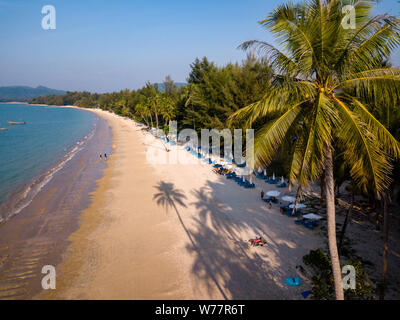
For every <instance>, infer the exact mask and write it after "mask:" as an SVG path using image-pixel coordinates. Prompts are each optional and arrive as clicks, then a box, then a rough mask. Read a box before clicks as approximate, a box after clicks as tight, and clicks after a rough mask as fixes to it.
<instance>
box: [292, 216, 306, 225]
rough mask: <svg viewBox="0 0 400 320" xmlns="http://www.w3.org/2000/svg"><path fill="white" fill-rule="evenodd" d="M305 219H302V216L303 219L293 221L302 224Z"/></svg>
mask: <svg viewBox="0 0 400 320" xmlns="http://www.w3.org/2000/svg"><path fill="white" fill-rule="evenodd" d="M306 221H307V219H304V218H303V219H297V220H294V223H295V224H299V225H300V224H303V223H304V222H306Z"/></svg>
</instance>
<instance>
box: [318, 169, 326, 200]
mask: <svg viewBox="0 0 400 320" xmlns="http://www.w3.org/2000/svg"><path fill="white" fill-rule="evenodd" d="M324 184H325V173H323V174H322V175H321V179H320V190H321V195H320V197H319V205H320V207H321V208H322V205H323V204H324Z"/></svg>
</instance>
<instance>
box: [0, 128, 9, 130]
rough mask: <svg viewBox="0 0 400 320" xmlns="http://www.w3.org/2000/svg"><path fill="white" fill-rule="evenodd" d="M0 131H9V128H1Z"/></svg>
mask: <svg viewBox="0 0 400 320" xmlns="http://www.w3.org/2000/svg"><path fill="white" fill-rule="evenodd" d="M0 130H8V128H0Z"/></svg>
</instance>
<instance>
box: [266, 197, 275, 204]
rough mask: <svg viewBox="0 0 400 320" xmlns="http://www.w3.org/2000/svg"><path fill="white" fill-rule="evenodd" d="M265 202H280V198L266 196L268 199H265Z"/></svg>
mask: <svg viewBox="0 0 400 320" xmlns="http://www.w3.org/2000/svg"><path fill="white" fill-rule="evenodd" d="M263 200H264V201H265V202H267V203H268V202H270V201H271V202H272V203H278V199H277V198H275V197H268V198H266V199H263Z"/></svg>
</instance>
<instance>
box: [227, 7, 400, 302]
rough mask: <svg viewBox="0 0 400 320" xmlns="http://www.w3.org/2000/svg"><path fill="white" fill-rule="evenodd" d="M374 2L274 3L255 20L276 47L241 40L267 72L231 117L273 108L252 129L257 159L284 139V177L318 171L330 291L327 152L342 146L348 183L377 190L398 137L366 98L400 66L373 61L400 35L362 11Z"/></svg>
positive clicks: (304, 182) (337, 275) (386, 179)
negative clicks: (266, 64)
mask: <svg viewBox="0 0 400 320" xmlns="http://www.w3.org/2000/svg"><path fill="white" fill-rule="evenodd" d="M374 4H375V2H374V1H357V0H353V1H350V0H348V1H346V0H344V1H343V0H342V1H339V0H325V1H323V0H308V1H303V2H301V3H299V4H292V3H288V4H282V5H280V6H278V7H277V8H276V9H275V10H273V11H272V12H271V13H270V14H269V15H268V17H267V18H266V19H265V20H263V21H261V22H260V24H261V25H262V26H263V27H265V28H266V29H267V30H269V31H270V32H271V33H272V35H273V36H274V37H275V40H276V42H277V44H278V47H279V48H278V47H275V46H273V45H272V44H269V43H266V42H262V41H247V42H245V43H243V44H242V45H241V48H242V49H245V50H246V49H249V48H252V49H254V50H258V53H259V54H261V53H262V54H263V55H264V56H266V57H267V58H268V59H269V61H270V63H271V64H272V66H273V68H274V70H275V80H274V81H273V83H272V85H271V87H270V89H269V90H268V92H266V94H265V96H264V98H263V99H262V100H260V101H259V102H257V103H254V104H252V105H250V106H248V107H245V108H243V109H241V110H239V111H238V112H236V113H235V114H234V115H233V116H232V117H231V119H245V120H246V124H247V126H248V127H251V125H252V123H253V122H254V121H255V120H259V121H261V120H260V119H271V118H272V120H270V121H266V122H265V123H264V125H263V126H262V127H261V129H259V130H258V131H257V132H256V138H255V156H256V161H257V162H259V163H262V164H266V163H268V162H269V161H270V160H271V159H272V157H273V156H274V153H275V152H276V151H277V150H278V149H279V148H280V147H282V146H283V145H286V146H292V147H291V152H292V159H291V166H290V174H289V176H290V180H291V182H292V183H296V184H298V185H299V186H302V190H304V188H305V187H307V186H308V185H309V182H310V181H315V180H317V179H319V178H320V177H321V175H322V174H323V175H324V183H325V194H326V211H327V222H328V238H329V252H330V257H331V261H332V271H333V276H334V285H335V296H336V299H343V298H344V295H343V287H342V278H341V269H340V262H339V256H338V251H337V243H336V228H335V227H336V222H335V195H334V174H333V160H332V159H333V155H334V152H335V150H340V152H343V157H344V161H346V162H347V163H348V165H349V166H350V168H351V169H350V174H351V176H352V179H353V180H354V183H356V184H357V186H358V187H360V188H362V189H365V190H366V189H367V188H372V189H373V190H375V192H376V195H377V197H378V198H380V197H381V196H382V195H383V194H384V193H385V191H386V189H387V187H388V185H389V183H390V173H391V169H392V166H391V160H392V159H395V158H398V157H399V155H400V148H399V144H398V142H397V141H396V139H395V138H394V137H393V136H392V135H391V134H390V133H389V131H388V130H387V129H386V128H385V127H384V126H383V125H382V124H381V123H380V122H379V121H378V120H377V119H376V118H375V117H374V116H373V114H372V110H371V107H370V106H371V105H370V103H366V101H368V102H370V101H373V97H374V96H376V95H385V97H386V101H387V102H388V103H390V102H391V101H394V100H395V97H398V96H399V93H400V69H395V68H389V67H388V68H382V62H383V61H384V60H386V59H388V58H389V57H390V54H391V52H392V51H393V49H394V48H396V47H398V45H399V42H400V40H399V39H400V37H399V29H400V24H399V20H398V19H396V18H395V17H392V16H389V15H377V16H371V14H372V9H373V6H374ZM345 5H352V6H353V7H352V8H354V11H351V10H350V13H351V12H353V13H354V14H355V16H354V17H355V21H354V22H355V24H353V25H351V27H350V28H348V27H349V26H348V25H347V24H346V23H342V22H346V21H347V18H348V17H347V16H346V13H343V11H342V10H343V9H345V7H344V6H345ZM352 27H354V28H352ZM294 137H295V138H296V139H294ZM288 141H289V143H288Z"/></svg>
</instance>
